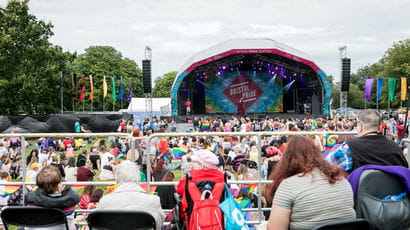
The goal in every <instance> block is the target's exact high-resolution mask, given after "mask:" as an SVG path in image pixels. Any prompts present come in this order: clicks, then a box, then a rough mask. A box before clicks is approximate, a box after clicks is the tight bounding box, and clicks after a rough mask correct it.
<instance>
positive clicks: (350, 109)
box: [336, 107, 357, 112]
mask: <svg viewBox="0 0 410 230" xmlns="http://www.w3.org/2000/svg"><path fill="white" fill-rule="evenodd" d="M336 111H348V112H357V109H353V108H350V107H340V108H337V109H336Z"/></svg>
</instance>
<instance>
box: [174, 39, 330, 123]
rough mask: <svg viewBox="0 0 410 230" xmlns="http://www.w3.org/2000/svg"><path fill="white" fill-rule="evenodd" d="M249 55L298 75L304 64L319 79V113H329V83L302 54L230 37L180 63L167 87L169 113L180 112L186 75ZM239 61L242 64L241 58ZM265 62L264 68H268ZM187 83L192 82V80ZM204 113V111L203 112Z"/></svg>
mask: <svg viewBox="0 0 410 230" xmlns="http://www.w3.org/2000/svg"><path fill="white" fill-rule="evenodd" d="M266 55H275V58H273V57H272V58H271V60H268V59H269V57H268V56H266ZM249 56H257V57H258V58H259V59H260V60H262V61H264V62H265V65H266V63H269V64H272V66H273V65H276V66H281V68H284V69H286V70H287V71H295V76H296V72H298V74H299V72H306V71H308V70H306V68H307V67H308V68H310V69H311V70H313V71H314V72H315V73H316V75H317V76H318V78H319V79H320V81H319V84H320V85H321V89H323V94H322V99H321V103H320V104H321V113H322V114H328V113H329V102H330V94H331V90H330V85H329V82H328V80H327V77H326V75H325V73H324V72H323V71H322V70H321V69H320V68H319V67H318V66H317V65H316V64H315V63H314V62H313V61H312V60H311V58H310V57H309V56H308V55H307V54H306V53H304V52H302V51H299V50H297V49H294V48H292V47H290V46H288V45H285V44H283V43H280V42H277V41H274V40H272V39H232V40H228V41H225V42H222V43H219V44H217V45H215V46H212V47H210V48H208V49H205V50H203V51H200V52H198V53H196V54H194V55H193V56H192V57H191V58H189V59H188V60H187V61H186V62H185V63H184V64H183V65H182V67H181V68H180V70H179V71H178V74H177V77H176V78H175V81H174V83H173V86H172V89H171V109H172V115H182V112H181V110H182V107H184V106H183V102H182V99H183V98H180V97H179V92H180V91H181V85H182V86H183V85H184V81H186V77H188V76H193V75H197V76H199V74H202V72H203V74H205V73H206V74H208V72H212V68H213V69H214V72H215V73H217V72H218V73H219V71H218V68H220V67H221V66H222V65H224V64H223V62H224V61H223V60H225V62H226V63H228V62H230V64H231V65H232V63H233V62H239V60H241V59H244V58H245V59H246V58H248V59H250V58H249ZM278 57H279V58H278ZM254 60H256V59H254ZM262 61H261V62H262ZM240 62H241V63H243V62H242V61H240ZM258 62H259V61H258ZM285 62H286V63H285ZM287 62H289V63H287ZM254 64H255V65H256V63H253V64H252V69H253V70H258V67H254ZM269 64H268V66H267V67H265V69H267V68H269ZM235 68H237V67H235ZM249 68H250V67H249ZM259 69H260V68H259ZM198 73H199V74H198ZM272 74H273V72H272ZM201 77H202V76H201ZM285 78H286V77H285ZM194 83H195V82H194ZM191 84H193V83H192V81H191ZM183 90H185V91H189V90H187V89H186V88H185V87H183ZM187 95H188V94H187ZM181 104H182V105H181ZM204 112H205V113H206V111H204Z"/></svg>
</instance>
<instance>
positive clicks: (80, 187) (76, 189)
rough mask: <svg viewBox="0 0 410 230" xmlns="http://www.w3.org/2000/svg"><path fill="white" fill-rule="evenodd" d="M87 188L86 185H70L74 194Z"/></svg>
mask: <svg viewBox="0 0 410 230" xmlns="http://www.w3.org/2000/svg"><path fill="white" fill-rule="evenodd" d="M85 187H87V185H86V184H73V185H71V190H73V191H74V192H76V191H78V190H79V189H82V188H85Z"/></svg>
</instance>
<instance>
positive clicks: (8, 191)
mask: <svg viewBox="0 0 410 230" xmlns="http://www.w3.org/2000/svg"><path fill="white" fill-rule="evenodd" d="M20 187H21V185H19V184H16V185H14V184H10V185H6V188H5V190H4V194H3V197H6V196H9V195H11V194H13V193H14V192H15V191H17V190H18V189H19V188H20Z"/></svg>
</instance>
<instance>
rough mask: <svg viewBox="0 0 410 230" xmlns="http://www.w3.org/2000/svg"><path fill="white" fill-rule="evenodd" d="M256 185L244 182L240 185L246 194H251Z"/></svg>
mask: <svg viewBox="0 0 410 230" xmlns="http://www.w3.org/2000/svg"><path fill="white" fill-rule="evenodd" d="M257 186H258V185H257V184H244V185H243V186H242V190H243V191H245V192H246V193H248V194H251V193H252V192H253V191H254V190H255V188H256V187H257Z"/></svg>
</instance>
